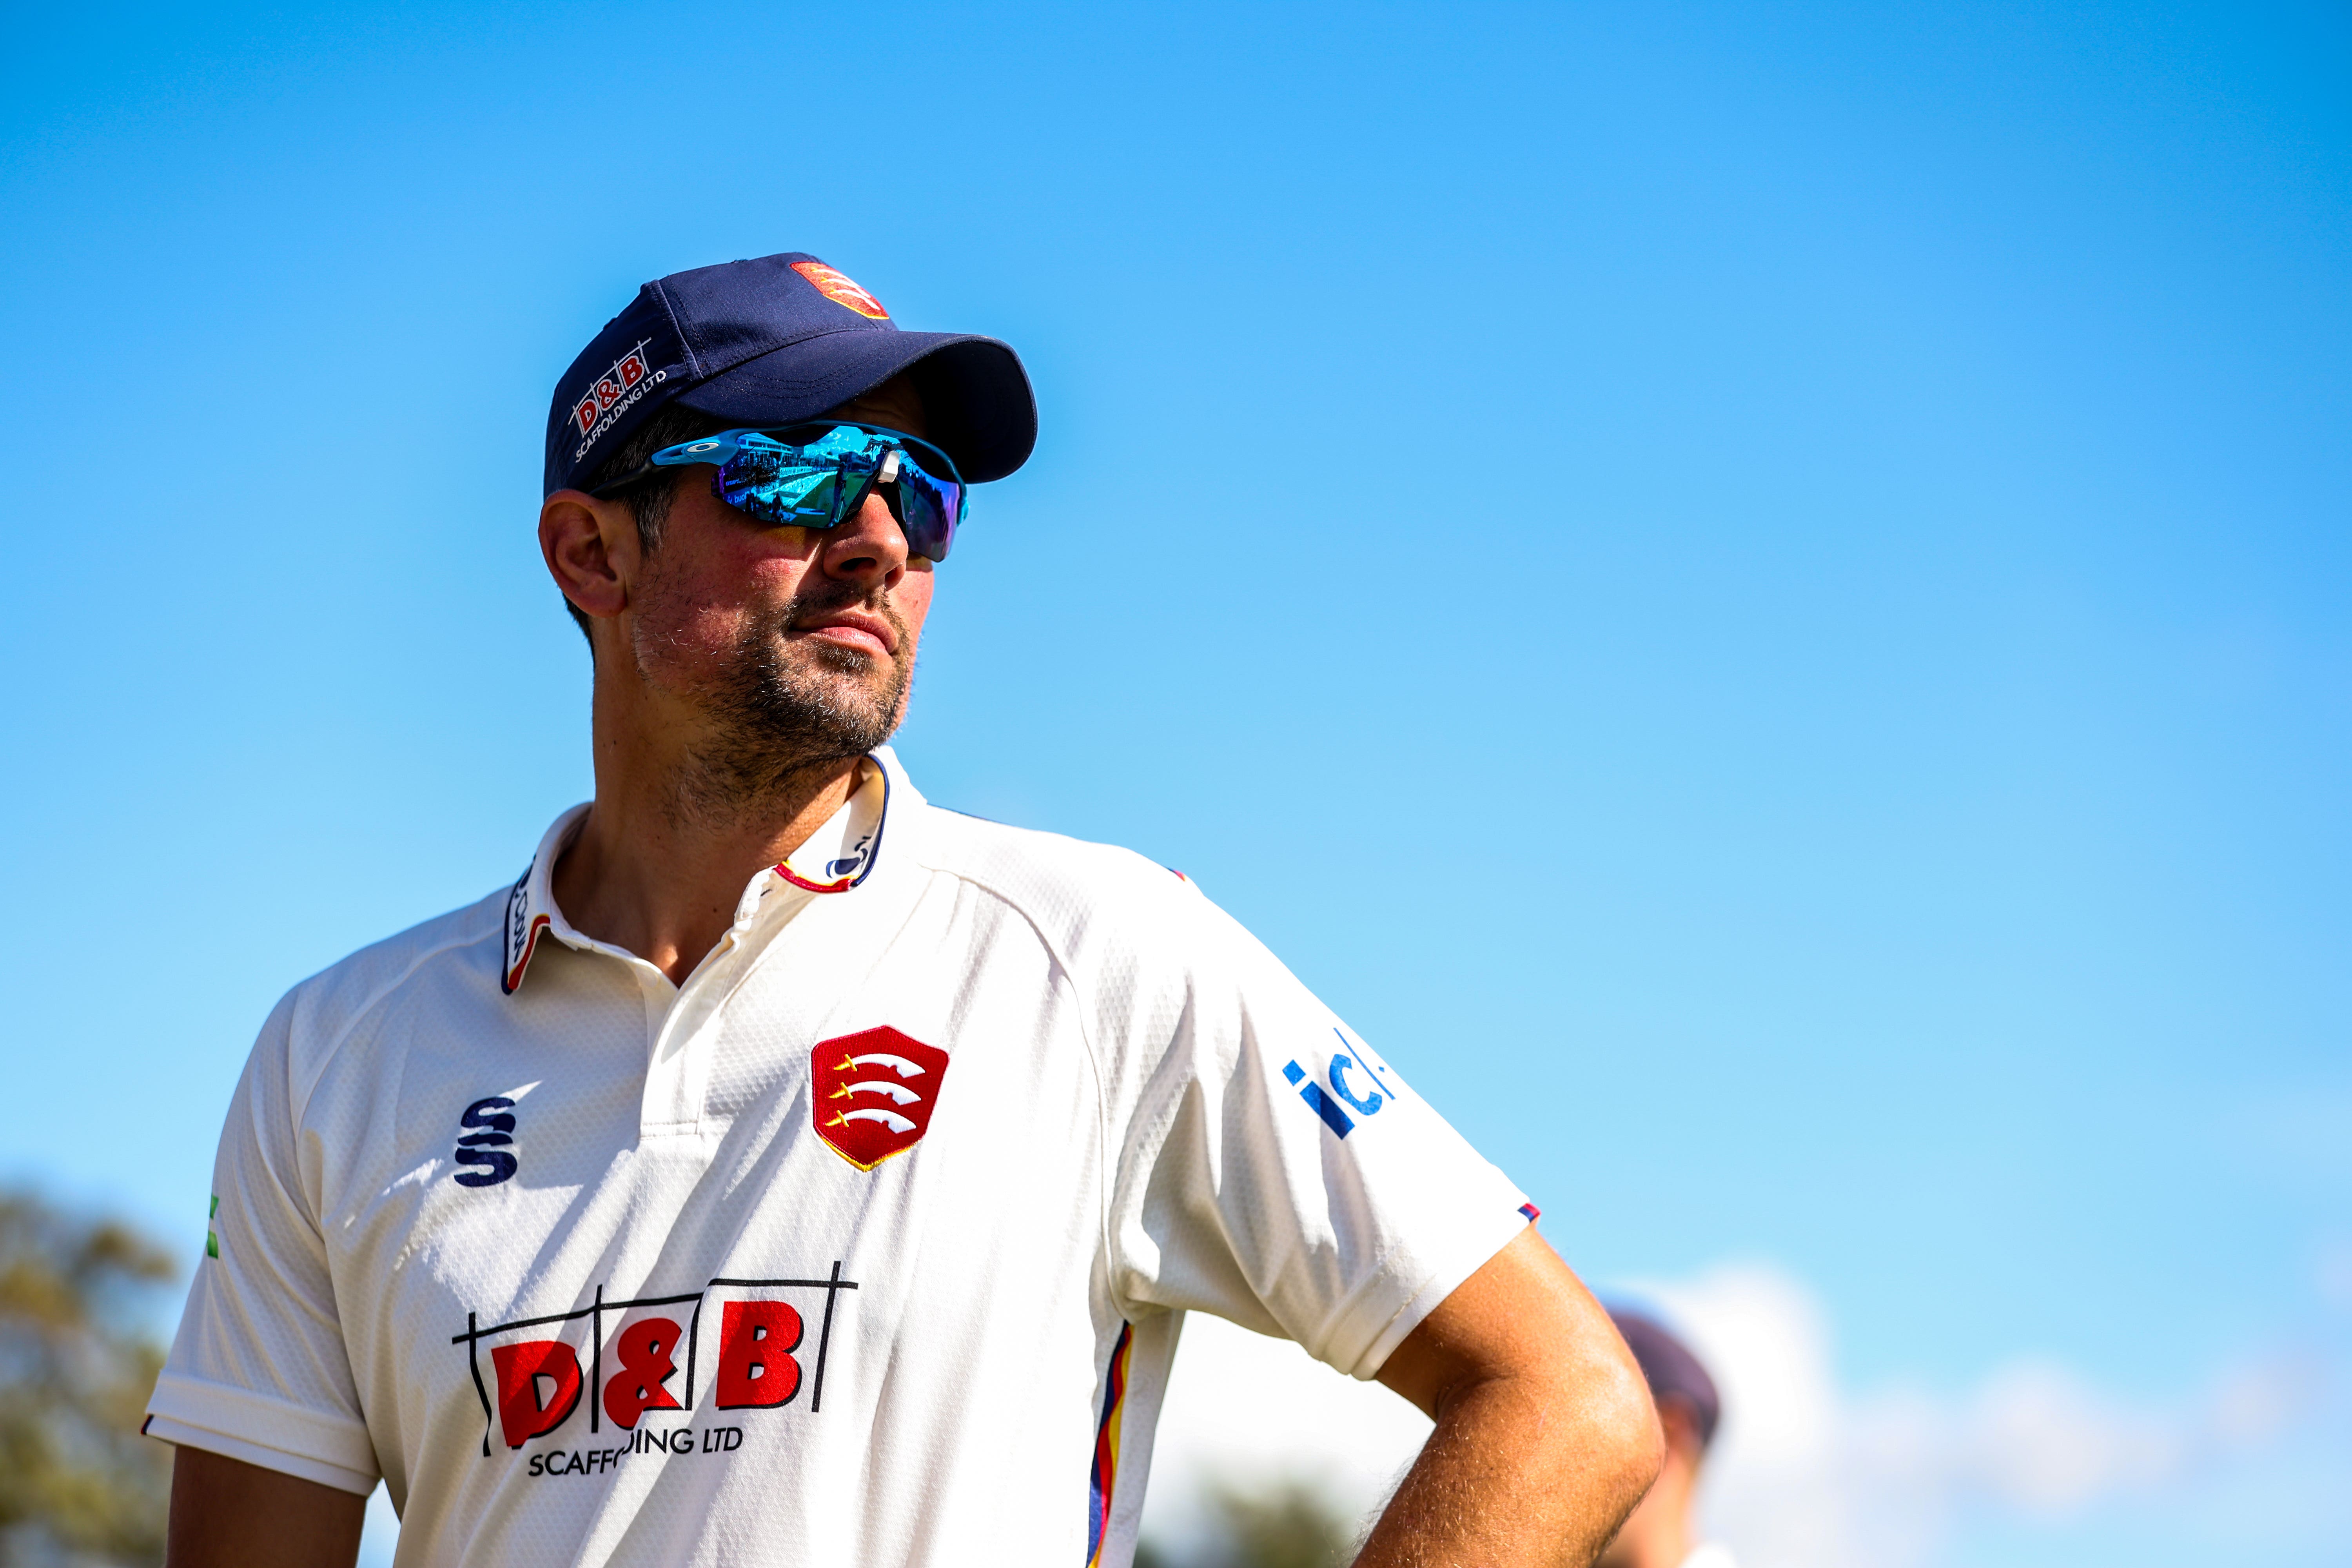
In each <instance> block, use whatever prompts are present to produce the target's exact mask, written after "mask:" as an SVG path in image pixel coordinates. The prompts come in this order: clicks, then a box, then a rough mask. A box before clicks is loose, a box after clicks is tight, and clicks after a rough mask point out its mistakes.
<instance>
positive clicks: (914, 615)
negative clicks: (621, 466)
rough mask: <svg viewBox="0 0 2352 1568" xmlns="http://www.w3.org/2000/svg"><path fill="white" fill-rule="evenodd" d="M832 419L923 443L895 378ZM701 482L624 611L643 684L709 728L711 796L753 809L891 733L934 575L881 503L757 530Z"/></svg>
mask: <svg viewBox="0 0 2352 1568" xmlns="http://www.w3.org/2000/svg"><path fill="white" fill-rule="evenodd" d="M831 417H837V418H842V419H854V420H858V421H861V422H863V423H866V424H870V425H882V426H888V427H890V428H892V429H896V430H904V431H906V432H908V434H909V435H916V436H920V435H923V434H925V433H926V432H925V430H924V425H923V413H922V405H921V402H920V400H919V397H918V396H917V395H916V394H915V391H914V389H913V387H912V386H911V385H910V384H908V382H907V381H906V378H904V377H903V376H902V377H899V378H898V379H896V380H893V381H891V382H887V383H886V384H883V385H882V386H880V387H877V388H876V389H875V390H874V391H873V392H870V393H868V394H866V395H865V396H863V397H860V398H858V399H856V401H854V402H852V403H849V404H846V405H843V406H842V407H840V408H837V409H835V410H834V411H833V414H832V416H831ZM709 480H710V469H709V468H707V467H704V466H702V465H699V464H698V465H696V466H695V467H693V468H688V469H687V470H686V471H685V473H684V475H683V476H682V477H681V478H680V479H678V481H677V488H676V489H675V490H673V491H672V499H671V502H670V509H669V515H668V518H667V521H666V522H665V523H664V525H663V527H662V530H661V537H660V545H659V548H657V549H656V551H655V552H653V553H652V554H651V555H650V556H647V557H646V558H645V559H644V560H643V561H642V563H640V567H639V574H638V579H637V582H636V584H635V585H634V587H633V589H632V591H631V593H630V595H629V598H630V609H631V612H632V614H631V615H630V616H629V617H628V619H627V623H626V625H627V636H628V639H629V646H630V651H631V652H632V653H633V654H634V656H635V662H636V666H637V669H638V672H639V674H640V675H641V677H642V678H643V679H644V680H645V681H646V684H647V685H648V686H650V687H652V688H654V689H656V690H659V691H661V692H662V693H664V694H665V695H667V696H668V697H669V698H671V699H673V700H677V701H680V702H683V703H685V704H687V705H688V706H689V707H691V708H693V709H696V710H699V712H700V716H701V717H702V718H703V719H704V720H705V721H707V723H708V726H709V731H711V732H710V734H709V737H708V739H709V742H710V744H709V746H708V747H706V748H704V749H705V750H706V751H708V752H709V753H710V754H709V756H708V758H707V760H708V761H709V762H711V763H714V764H716V770H715V773H714V776H713V778H712V779H711V780H710V781H709V782H710V783H711V784H713V785H714V786H716V787H717V788H719V790H720V791H721V792H722V793H725V794H728V795H734V794H736V793H738V792H739V791H741V792H746V793H750V794H757V793H759V792H760V791H761V789H762V788H764V787H768V786H772V785H773V784H778V783H781V782H782V776H783V775H784V774H786V773H791V772H793V771H794V770H796V769H798V768H801V767H804V766H807V765H810V764H812V763H823V762H828V761H833V760H836V759H839V758H843V757H850V756H859V755H863V754H864V753H865V752H869V751H871V750H873V749H874V748H875V747H876V746H878V745H880V744H881V743H882V742H884V741H886V740H887V739H888V738H889V736H890V734H891V732H892V731H894V730H896V729H897V728H898V723H899V721H901V720H902V719H903V718H904V717H905V716H906V709H907V700H908V692H909V689H910V687H911V685H912V681H913V677H914V668H915V645H916V643H917V641H918V639H919V637H921V635H922V629H923V619H924V616H926V615H927V614H928V613H929V609H930V605H931V584H932V575H931V563H929V561H926V560H923V559H921V558H920V557H915V558H911V559H910V558H909V556H908V551H907V539H906V535H905V533H904V532H903V531H901V530H900V528H899V526H898V521H897V520H896V519H895V518H893V517H892V516H891V515H890V509H889V507H888V506H887V504H886V503H885V502H884V500H883V499H882V497H881V496H880V495H879V494H878V493H877V494H872V495H868V496H867V497H866V500H865V502H864V504H863V505H862V507H861V508H860V509H859V510H858V512H857V513H856V516H854V517H852V518H849V519H847V520H845V521H843V522H842V523H841V525H840V526H839V527H837V528H832V529H824V530H818V529H808V528H796V527H791V526H776V525H772V524H768V523H763V522H761V521H757V520H756V519H753V518H751V517H750V516H747V515H746V514H745V513H743V512H740V511H738V510H735V509H734V508H732V507H730V506H729V505H727V504H726V503H725V502H724V501H722V500H719V498H718V497H716V496H714V495H712V494H711V493H710V483H709ZM713 804H717V803H713Z"/></svg>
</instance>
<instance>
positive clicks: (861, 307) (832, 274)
mask: <svg viewBox="0 0 2352 1568" xmlns="http://www.w3.org/2000/svg"><path fill="white" fill-rule="evenodd" d="M792 267H793V271H795V272H797V273H799V274H800V275H801V276H802V277H803V278H805V279H808V280H809V282H810V283H811V284H813V285H814V286H815V289H816V291H817V292H818V293H820V294H822V295H824V297H825V298H826V299H828V300H832V301H833V302H834V303H835V304H836V305H846V306H848V307H849V308H850V309H851V310H855V311H856V312H857V313H858V314H859V315H861V316H864V317H865V318H866V319H867V320H868V321H888V320H889V319H890V312H889V311H887V310H884V309H883V308H882V301H881V300H877V299H876V298H875V297H874V296H873V295H871V294H868V293H867V292H866V290H865V289H860V288H859V287H858V286H857V285H856V284H855V283H853V282H851V281H850V279H849V275H848V274H847V273H845V272H841V271H837V270H835V268H830V267H827V266H826V265H825V264H824V262H822V261H795V262H793V264H792Z"/></svg>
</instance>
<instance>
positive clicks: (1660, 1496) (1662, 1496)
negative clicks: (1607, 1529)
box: [1601, 1310, 1733, 1568]
mask: <svg viewBox="0 0 2352 1568" xmlns="http://www.w3.org/2000/svg"><path fill="white" fill-rule="evenodd" d="M1609 1316H1610V1318H1611V1319H1612V1321H1614V1322H1615V1323H1616V1325H1617V1331H1618V1332H1619V1333H1620V1334H1622V1335H1623V1336H1624V1340H1625V1343H1626V1345H1627V1346H1628V1347H1629V1348H1631V1349H1632V1351H1633V1359H1634V1360H1635V1361H1636V1362H1638V1363H1641V1367H1642V1376H1643V1381H1645V1382H1647V1383H1648V1384H1649V1385H1650V1397H1651V1399H1652V1400H1653V1401H1654V1402H1655V1404H1656V1405H1657V1411H1658V1425H1659V1426H1661V1427H1662V1428H1664V1433H1665V1438H1666V1457H1665V1463H1664V1465H1663V1466H1662V1467H1660V1468H1659V1470H1658V1479H1657V1480H1656V1481H1654V1483H1652V1485H1651V1487H1650V1491H1649V1495H1648V1496H1646V1497H1644V1498H1643V1500H1642V1503H1641V1506H1640V1507H1638V1508H1636V1509H1635V1510H1633V1514H1632V1515H1631V1516H1630V1517H1629V1518H1627V1520H1626V1521H1625V1523H1624V1526H1623V1528H1622V1529H1621V1530H1619V1531H1617V1539H1616V1540H1614V1541H1612V1542H1610V1543H1609V1550H1608V1551H1606V1552H1602V1553H1601V1568H1733V1565H1732V1561H1731V1553H1730V1552H1727V1551H1726V1550H1724V1549H1723V1548H1722V1547H1720V1546H1715V1545H1696V1544H1694V1543H1695V1542H1696V1541H1697V1539H1698V1532H1697V1530H1696V1527H1695V1525H1694V1523H1693V1521H1692V1520H1691V1500H1692V1493H1693V1491H1694V1490H1695V1489H1696V1487H1697V1485H1698V1468H1699V1464H1700V1462H1701V1461H1702V1460H1704V1459H1705V1458H1706V1450H1707V1445H1709V1444H1710V1443H1712V1442H1714V1441H1715V1428H1716V1425H1717V1422H1718V1421H1719V1420H1720V1419H1721V1417H1722V1414H1723V1403H1722V1401H1721V1400H1720V1399H1719V1398H1717V1395H1716V1392H1715V1379H1714V1378H1712V1377H1709V1376H1708V1375H1707V1371H1706V1367H1705V1366H1704V1365H1703V1364H1701V1363H1700V1362H1699V1359H1698V1357H1696V1356H1695V1355H1693V1354H1692V1353H1691V1352H1690V1349H1689V1347H1688V1346H1686V1345H1685V1344H1684V1343H1683V1342H1682V1341H1680V1340H1678V1339H1676V1338H1675V1336H1674V1335H1673V1334H1672V1333H1670V1332H1668V1331H1667V1330H1666V1329H1665V1328H1664V1326H1662V1325H1661V1324H1659V1323H1658V1322H1657V1321H1654V1320H1653V1319H1650V1318H1645V1317H1643V1316H1642V1315H1641V1314H1640V1313H1639V1312H1629V1311H1624V1310H1612V1311H1611V1312H1610V1314H1609Z"/></svg>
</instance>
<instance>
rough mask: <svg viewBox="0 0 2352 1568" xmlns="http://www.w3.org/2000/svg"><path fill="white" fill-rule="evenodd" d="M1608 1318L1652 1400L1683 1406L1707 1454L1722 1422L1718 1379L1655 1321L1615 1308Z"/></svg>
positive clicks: (1701, 1447) (1721, 1402)
mask: <svg viewBox="0 0 2352 1568" xmlns="http://www.w3.org/2000/svg"><path fill="white" fill-rule="evenodd" d="M1609 1316H1610V1318H1611V1320H1612V1321H1614V1322H1615V1323H1616V1325H1617V1331H1618V1332H1619V1333H1621V1334H1622V1335H1624V1336H1625V1348H1626V1349H1628V1350H1630V1351H1632V1352H1633V1359H1634V1361H1636V1362H1637V1363H1640V1364H1641V1368H1642V1376H1643V1378H1644V1379H1646V1380H1647V1381H1648V1383H1649V1384H1650V1397H1651V1398H1652V1399H1654V1400H1656V1401H1657V1402H1659V1403H1660V1404H1664V1403H1665V1402H1666V1401H1667V1400H1669V1399H1675V1400H1680V1401H1681V1402H1682V1404H1683V1406H1684V1408H1685V1409H1686V1410H1687V1411H1688V1412H1689V1413H1690V1417H1691V1425H1692V1426H1696V1427H1697V1428H1698V1446H1699V1448H1700V1450H1701V1451H1702V1452H1704V1451H1705V1450H1706V1446H1707V1445H1708V1444H1710V1443H1712V1442H1714V1441H1715V1428H1716V1424H1717V1422H1719V1421H1720V1420H1721V1419H1722V1418H1723V1397H1722V1395H1720V1394H1717V1392H1716V1389H1715V1379H1714V1378H1712V1377H1710V1376H1708V1375H1707V1371H1706V1366H1705V1365H1704V1364H1702V1363H1701V1362H1700V1361H1699V1359H1698V1357H1696V1356H1695V1355H1693V1354H1691V1352H1690V1347H1689V1346H1688V1345H1685V1344H1684V1343H1683V1342H1682V1341H1680V1340H1678V1339H1676V1338H1675V1336H1674V1335H1673V1334H1672V1333H1670V1332H1669V1331H1667V1330H1666V1327H1665V1325H1664V1324H1663V1323H1661V1322H1659V1321H1657V1320H1656V1319H1655V1318H1651V1317H1645V1316H1643V1314H1642V1313H1640V1312H1629V1311H1627V1310H1624V1309H1623V1308H1622V1307H1619V1308H1612V1309H1611V1310H1610V1313H1609Z"/></svg>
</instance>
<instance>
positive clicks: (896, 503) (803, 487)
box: [654, 425, 964, 561]
mask: <svg viewBox="0 0 2352 1568" xmlns="http://www.w3.org/2000/svg"><path fill="white" fill-rule="evenodd" d="M778 434H779V435H780V436H781V437H782V439H778V438H777V437H771V436H765V435H761V434H760V433H758V432H756V431H748V430H746V431H732V432H730V433H729V434H728V435H727V436H725V437H716V438H713V439H711V440H709V441H708V442H703V443H694V444H689V445H688V446H685V447H672V448H669V449H668V450H666V451H664V452H662V453H660V454H659V455H658V456H656V458H655V459H654V460H655V461H656V463H660V462H665V461H667V462H694V461H697V460H700V461H705V462H709V461H717V462H718V465H719V470H718V472H717V473H716V474H714V475H713V476H712V477H711V481H710V489H711V493H712V494H714V495H716V496H717V497H718V498H719V500H723V501H725V502H726V503H727V504H728V505H729V506H731V507H734V508H736V509H737V510H740V511H744V512H747V513H749V514H750V515H751V516H752V517H755V518H757V519H759V520H760V521H762V522H769V523H790V524H794V525H797V526H799V527H802V528H835V527H838V526H839V525H840V524H841V523H842V522H843V521H845V520H846V519H847V518H848V517H849V515H850V513H851V512H852V511H853V510H855V509H856V507H858V506H859V505H860V504H862V503H863V502H864V500H866V492H867V491H868V490H869V489H872V488H873V486H874V483H875V480H876V477H877V475H878V474H879V473H880V472H881V470H882V468H883V466H884V464H885V462H886V461H887V458H888V456H889V454H890V452H891V451H892V450H893V449H894V448H895V449H896V450H897V451H898V468H897V469H896V471H895V473H894V474H893V475H892V478H891V480H890V482H889V484H888V486H887V489H886V491H885V494H886V496H887V499H888V500H889V501H890V503H891V504H890V510H891V512H892V513H893V515H895V516H896V517H897V518H898V523H899V526H900V527H902V528H903V529H905V530H906V532H907V548H908V551H909V552H911V553H913V554H916V555H920V556H923V557H925V558H927V559H929V560H931V561H944V560H945V559H947V553H948V549H949V546H950V545H951V544H953V543H954V542H955V531H956V524H957V523H959V522H961V521H963V505H964V488H963V485H962V484H961V482H960V481H958V480H956V479H948V478H943V477H942V475H941V473H940V472H938V471H935V470H944V472H945V473H947V474H953V473H954V472H955V465H954V463H953V462H952V461H950V459H949V458H948V457H947V455H946V454H945V453H943V452H941V451H940V450H939V448H937V447H933V446H932V445H931V444H930V443H929V442H928V441H920V440H917V439H916V438H915V437H901V436H898V435H895V434H887V435H886V434H882V433H879V432H876V431H870V430H863V429H860V428H859V427H857V426H854V425H836V426H832V427H831V428H829V429H827V428H825V427H824V426H797V427H795V428H793V429H791V430H787V431H782V432H779V433H778ZM696 446H702V447H706V448H707V449H708V450H709V457H707V458H706V457H699V455H698V453H697V452H696V450H695V447H696ZM918 453H920V454H921V456H920V457H918V455H917V454H918Z"/></svg>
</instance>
